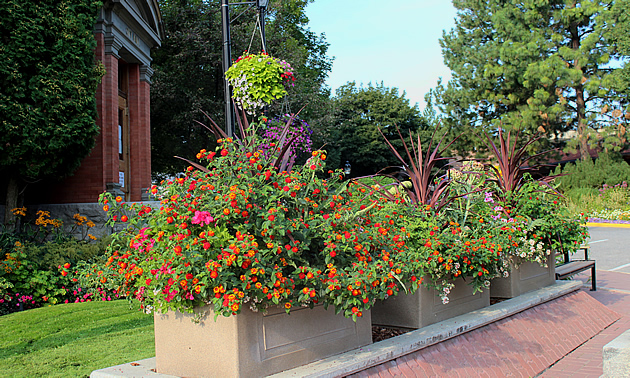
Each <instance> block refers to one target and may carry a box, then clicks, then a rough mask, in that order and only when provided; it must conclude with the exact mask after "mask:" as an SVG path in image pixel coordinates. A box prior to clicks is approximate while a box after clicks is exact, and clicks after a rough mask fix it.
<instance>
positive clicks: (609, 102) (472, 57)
mask: <svg viewBox="0 0 630 378" xmlns="http://www.w3.org/2000/svg"><path fill="white" fill-rule="evenodd" d="M616 3H620V1H614V0H613V1H598V0H544V1H515V0H491V1H487V2H485V1H484V2H480V1H473V0H453V4H454V6H455V7H456V8H457V9H458V17H457V19H456V25H455V28H454V29H453V30H451V31H450V32H449V33H446V32H445V33H444V34H443V37H442V39H441V40H440V44H441V46H442V51H443V55H444V61H445V63H446V65H447V66H448V67H449V68H450V69H451V71H452V77H453V78H452V80H451V81H450V82H448V83H447V84H446V85H443V84H441V83H440V84H439V85H438V86H437V87H436V89H435V90H433V91H431V92H430V93H429V94H428V96H427V98H428V100H429V101H431V102H434V103H435V104H436V105H437V106H438V108H439V110H440V111H441V113H442V114H443V116H444V123H445V124H446V126H448V127H449V128H450V129H451V130H453V131H455V132H461V131H463V130H470V129H472V130H475V132H472V133H471V132H468V133H465V134H464V135H463V137H462V138H461V139H460V140H459V143H458V149H459V150H460V151H467V152H474V149H475V146H479V145H483V144H482V143H480V142H481V140H480V138H481V137H482V135H483V133H481V131H486V132H496V130H497V128H498V127H503V128H506V129H508V130H509V129H517V130H525V131H526V132H528V133H535V132H537V131H539V132H542V133H544V134H545V135H546V136H547V137H548V138H547V141H548V142H549V143H552V144H559V143H560V142H562V138H563V137H564V136H566V135H568V134H567V132H569V131H574V132H575V135H576V136H575V138H573V139H572V140H570V141H569V143H568V147H569V148H572V149H574V148H577V149H578V150H579V153H580V154H581V156H582V158H588V157H589V153H588V148H589V147H591V148H596V147H603V148H606V149H613V150H614V149H619V148H621V147H622V146H623V143H624V139H623V135H624V134H625V126H624V125H625V124H626V123H627V120H626V119H625V118H624V117H623V114H624V113H625V112H626V110H627V109H626V107H627V100H626V99H627V92H625V93H624V91H626V88H620V87H619V85H617V82H616V80H615V78H617V77H618V72H617V71H618V70H619V68H617V66H616V65H615V64H614V62H615V61H616V60H619V59H623V58H624V57H627V51H626V52H624V51H623V50H622V49H615V48H614V44H613V43H612V40H613V35H612V34H611V30H614V29H615V28H618V27H627V25H628V18H627V17H625V15H623V16H624V17H616V18H615V17H613V16H612V15H611V12H612V10H613V9H617V10H618V11H619V10H620V9H619V7H618V6H617V5H616ZM626 9H627V8H626ZM622 13H623V12H621V13H620V15H622ZM611 28H612V29H611Z"/></svg>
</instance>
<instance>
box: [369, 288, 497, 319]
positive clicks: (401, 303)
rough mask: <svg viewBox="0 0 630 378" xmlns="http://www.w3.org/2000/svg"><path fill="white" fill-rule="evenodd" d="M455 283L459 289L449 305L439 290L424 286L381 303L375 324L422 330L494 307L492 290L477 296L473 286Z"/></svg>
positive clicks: (453, 294)
mask: <svg viewBox="0 0 630 378" xmlns="http://www.w3.org/2000/svg"><path fill="white" fill-rule="evenodd" d="M425 279H426V277H425ZM454 283H455V287H454V288H453V289H452V290H451V292H450V294H449V296H448V297H449V302H448V303H447V304H442V299H440V297H439V296H438V292H437V290H435V289H427V288H426V287H424V286H422V287H420V288H419V289H418V290H417V291H416V292H415V293H414V294H399V295H397V296H395V297H390V298H387V299H386V300H384V301H377V302H376V304H375V305H374V307H373V308H372V323H373V324H375V325H383V326H390V327H403V328H422V327H425V326H428V325H430V324H433V323H437V322H441V321H443V320H446V319H450V318H453V317H455V316H459V315H463V314H466V313H468V312H470V311H474V310H478V309H480V308H484V307H487V306H490V294H489V292H488V290H484V291H483V292H481V293H480V292H477V293H476V294H475V295H473V293H472V291H473V289H472V286H470V285H468V283H467V282H466V281H464V280H463V279H462V278H461V277H460V278H458V279H457V280H455V282H454Z"/></svg>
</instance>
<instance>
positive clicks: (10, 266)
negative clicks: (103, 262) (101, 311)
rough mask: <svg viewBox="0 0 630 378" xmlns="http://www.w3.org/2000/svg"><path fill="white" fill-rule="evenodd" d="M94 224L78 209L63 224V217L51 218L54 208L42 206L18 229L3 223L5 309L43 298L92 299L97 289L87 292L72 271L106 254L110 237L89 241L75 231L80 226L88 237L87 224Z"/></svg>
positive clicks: (1, 300)
mask: <svg viewBox="0 0 630 378" xmlns="http://www.w3.org/2000/svg"><path fill="white" fill-rule="evenodd" d="M13 213H14V214H15V215H16V216H20V217H25V216H26V209H25V208H18V209H14V210H13ZM93 226H94V224H93V223H92V222H90V221H88V220H87V218H85V217H83V216H81V215H79V214H76V215H75V216H74V223H73V224H72V225H70V226H69V227H68V228H64V227H63V222H61V221H60V220H59V219H51V218H50V215H49V213H47V212H44V211H39V212H38V213H37V218H36V219H34V221H33V224H30V223H26V224H23V225H22V227H21V228H20V230H17V231H13V232H9V231H8V229H6V228H3V229H2V230H1V231H2V232H1V233H0V248H1V250H0V315H3V314H6V313H10V312H14V311H19V310H25V309H28V308H34V307H39V306H42V305H44V304H57V303H64V302H65V303H67V302H83V301H85V300H92V297H93V294H89V295H86V294H87V293H86V291H85V290H84V289H82V288H81V287H80V286H78V280H77V279H76V277H74V278H73V277H72V276H68V273H69V272H70V270H69V269H70V268H71V267H72V266H73V265H75V264H77V263H80V262H82V261H89V260H94V259H97V258H98V257H99V256H101V255H103V254H104V252H105V249H106V245H107V244H108V242H109V238H103V239H101V240H98V241H96V242H87V241H85V240H78V239H76V238H74V237H72V236H70V234H73V235H74V234H76V231H77V230H79V229H80V230H82V232H81V234H82V236H83V238H84V239H88V235H89V233H88V230H89V229H90V228H91V227H93ZM89 239H95V238H94V237H89Z"/></svg>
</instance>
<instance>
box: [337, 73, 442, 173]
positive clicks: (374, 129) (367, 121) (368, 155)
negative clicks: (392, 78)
mask: <svg viewBox="0 0 630 378" xmlns="http://www.w3.org/2000/svg"><path fill="white" fill-rule="evenodd" d="M333 106H334V131H333V135H334V138H333V139H332V140H334V143H332V142H331V143H332V146H331V148H330V150H331V151H334V152H333V153H329V156H330V160H331V165H332V166H343V164H344V163H345V162H346V161H348V162H350V164H351V165H352V175H353V176H363V175H368V174H374V173H376V172H378V171H379V170H381V169H383V168H386V167H388V166H395V165H400V164H399V162H398V160H396V158H395V157H394V156H393V155H392V153H391V152H390V150H389V148H388V147H387V144H386V143H385V141H384V140H383V136H381V134H380V133H379V132H378V129H379V128H380V129H381V130H382V131H383V134H384V135H385V136H386V137H387V139H388V140H389V141H391V142H392V144H394V146H395V147H398V148H399V150H400V147H401V145H402V144H401V142H400V137H399V135H398V132H397V131H396V130H397V128H398V129H399V130H400V132H401V134H402V135H403V136H404V137H405V138H407V137H408V135H409V133H410V132H414V133H417V132H421V133H422V135H423V136H424V137H428V132H429V131H430V130H428V128H429V127H428V126H429V124H428V122H427V121H426V120H425V119H424V117H423V116H422V115H421V113H420V110H419V109H418V107H417V105H416V106H411V105H410V104H409V99H407V98H405V93H404V92H403V93H402V95H401V94H399V93H398V89H397V88H387V87H385V86H384V85H383V83H380V84H377V85H376V86H372V85H371V84H369V85H368V86H367V87H357V85H356V83H354V82H350V83H347V84H345V85H343V86H341V87H339V88H338V89H337V91H336V95H335V97H334V99H333ZM331 151H329V152H331ZM337 154H338V156H337Z"/></svg>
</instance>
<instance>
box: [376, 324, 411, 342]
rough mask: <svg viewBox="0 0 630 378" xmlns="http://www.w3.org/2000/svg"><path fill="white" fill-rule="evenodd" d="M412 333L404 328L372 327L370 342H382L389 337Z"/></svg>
mask: <svg viewBox="0 0 630 378" xmlns="http://www.w3.org/2000/svg"><path fill="white" fill-rule="evenodd" d="M409 331H412V330H411V329H405V328H392V327H383V326H372V342H374V343H375V342H377V341H383V340H386V339H389V338H391V337H395V336H400V335H402V334H403V333H407V332H409Z"/></svg>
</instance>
